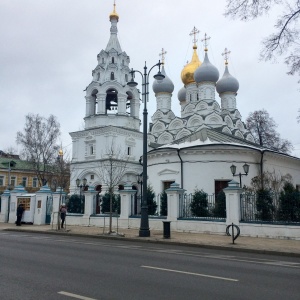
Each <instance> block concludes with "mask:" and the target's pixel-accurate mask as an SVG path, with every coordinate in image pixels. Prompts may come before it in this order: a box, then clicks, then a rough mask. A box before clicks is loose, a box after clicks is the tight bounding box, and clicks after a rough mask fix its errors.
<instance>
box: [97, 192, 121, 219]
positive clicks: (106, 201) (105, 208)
mask: <svg viewBox="0 0 300 300" xmlns="http://www.w3.org/2000/svg"><path fill="white" fill-rule="evenodd" d="M120 211H121V209H120V195H115V194H112V212H117V213H118V214H120ZM101 212H102V213H103V214H104V213H108V212H110V195H109V193H105V194H104V195H103V197H102V203H101Z"/></svg>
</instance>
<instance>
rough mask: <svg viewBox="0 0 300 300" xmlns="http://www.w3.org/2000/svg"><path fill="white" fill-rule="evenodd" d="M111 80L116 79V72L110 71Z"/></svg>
mask: <svg viewBox="0 0 300 300" xmlns="http://www.w3.org/2000/svg"><path fill="white" fill-rule="evenodd" d="M110 80H115V74H114V72H111V73H110Z"/></svg>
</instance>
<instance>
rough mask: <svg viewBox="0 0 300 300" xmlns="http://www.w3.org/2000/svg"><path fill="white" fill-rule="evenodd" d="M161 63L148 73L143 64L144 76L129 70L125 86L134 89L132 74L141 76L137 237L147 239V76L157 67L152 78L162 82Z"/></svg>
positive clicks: (135, 83) (148, 234)
mask: <svg viewBox="0 0 300 300" xmlns="http://www.w3.org/2000/svg"><path fill="white" fill-rule="evenodd" d="M161 65H162V63H161V62H160V61H158V63H157V64H155V65H154V66H152V67H151V69H150V70H149V72H148V73H147V66H146V62H145V66H144V74H142V73H141V72H140V71H138V70H133V69H131V71H130V74H131V80H130V81H129V82H127V85H129V86H130V87H135V86H137V82H135V81H134V74H135V72H137V73H139V74H141V76H142V81H143V84H142V87H143V88H142V98H143V102H144V110H143V173H142V174H143V180H142V181H143V183H142V187H143V194H142V195H143V196H142V207H141V225H140V230H139V236H140V237H149V236H150V230H149V218H148V205H147V130H148V124H147V115H148V112H147V102H148V96H149V91H148V87H149V74H150V72H151V70H152V69H153V68H154V67H156V66H157V67H158V73H157V74H156V75H154V78H155V79H157V80H162V79H164V78H165V76H164V75H163V74H162V73H161V72H160V66H161Z"/></svg>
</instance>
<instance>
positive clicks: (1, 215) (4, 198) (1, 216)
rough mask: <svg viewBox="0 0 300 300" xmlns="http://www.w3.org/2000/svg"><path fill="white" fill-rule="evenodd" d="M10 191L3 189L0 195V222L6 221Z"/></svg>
mask: <svg viewBox="0 0 300 300" xmlns="http://www.w3.org/2000/svg"><path fill="white" fill-rule="evenodd" d="M9 201H10V191H9V190H5V191H4V192H3V194H2V195H1V212H0V223H8V215H9Z"/></svg>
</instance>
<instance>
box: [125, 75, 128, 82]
mask: <svg viewBox="0 0 300 300" xmlns="http://www.w3.org/2000/svg"><path fill="white" fill-rule="evenodd" d="M125 81H126V82H128V74H125Z"/></svg>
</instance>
